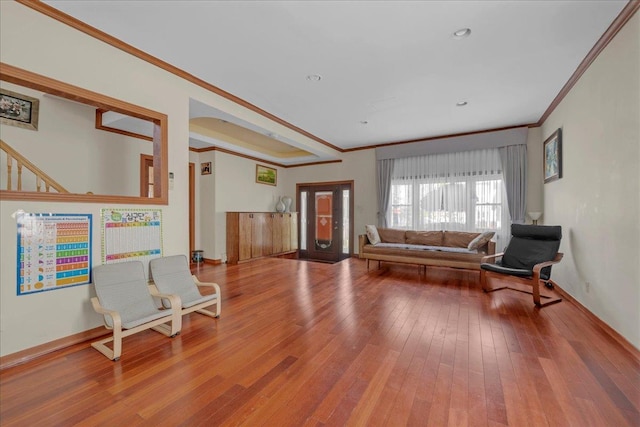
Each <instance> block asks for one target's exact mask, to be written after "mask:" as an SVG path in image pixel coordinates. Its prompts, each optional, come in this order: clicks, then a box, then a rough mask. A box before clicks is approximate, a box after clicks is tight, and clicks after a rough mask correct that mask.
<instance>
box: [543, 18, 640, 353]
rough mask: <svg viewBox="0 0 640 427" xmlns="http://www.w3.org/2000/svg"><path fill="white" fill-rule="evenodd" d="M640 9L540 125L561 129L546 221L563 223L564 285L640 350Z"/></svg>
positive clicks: (547, 189)
mask: <svg viewBox="0 0 640 427" xmlns="http://www.w3.org/2000/svg"><path fill="white" fill-rule="evenodd" d="M639 22H640V14H638V13H636V14H635V16H634V17H633V18H632V19H631V20H630V21H629V22H628V23H627V25H626V26H625V27H624V28H623V29H622V30H621V31H620V33H619V34H618V35H617V36H616V37H615V38H614V39H613V40H612V41H611V43H610V44H609V45H608V46H607V47H606V48H605V50H604V51H603V52H602V53H601V54H600V55H599V56H598V58H597V59H596V61H595V62H594V63H593V64H592V65H591V66H590V67H589V69H588V70H587V71H586V72H585V74H584V75H583V76H582V77H581V78H580V80H579V81H578V83H577V84H576V85H575V86H574V88H573V89H572V90H571V91H570V93H569V94H568V95H567V96H566V97H565V99H564V100H563V101H562V102H561V103H560V105H559V106H558V107H557V108H556V109H555V111H554V112H553V113H552V114H551V116H550V117H549V118H548V119H547V120H546V121H545V122H544V124H543V126H542V137H543V139H545V138H547V137H548V136H549V135H551V133H553V132H554V131H555V130H556V129H557V128H562V137H563V142H562V144H563V149H562V157H563V173H562V174H563V177H562V178H561V179H560V180H558V181H555V182H551V183H548V184H545V185H544V222H545V224H559V225H562V226H563V241H562V245H561V251H563V252H564V253H565V258H564V260H563V261H562V262H561V263H560V264H559V265H558V266H556V267H554V272H553V276H554V279H555V280H556V281H557V282H558V284H559V285H560V286H561V287H562V288H563V289H565V290H566V291H567V292H569V293H570V294H571V295H572V296H574V297H575V298H576V299H577V300H578V301H580V303H582V304H583V305H584V306H585V307H587V308H588V309H589V310H590V311H592V312H593V313H594V314H595V315H596V316H598V317H599V318H601V319H602V320H603V321H604V322H606V323H607V324H608V325H609V326H611V327H612V328H613V329H615V330H616V331H618V332H619V333H620V334H621V335H622V336H624V337H625V338H626V339H627V340H628V341H630V342H631V343H632V344H633V345H634V346H635V347H636V348H640V53H639V52H640V46H639V45H640V28H639Z"/></svg>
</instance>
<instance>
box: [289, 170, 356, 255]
mask: <svg viewBox="0 0 640 427" xmlns="http://www.w3.org/2000/svg"><path fill="white" fill-rule="evenodd" d="M352 188H353V183H351V182H349V183H337V184H336V183H332V184H302V185H298V191H297V197H298V206H299V210H300V258H303V259H304V258H306V259H314V260H320V261H329V262H336V261H340V260H342V259H344V258H347V257H349V256H350V254H351V252H352V251H353V243H352V241H351V238H350V236H351V234H352V233H351V228H352V227H351V223H352V220H351V212H352V209H351V205H352V196H351V193H352Z"/></svg>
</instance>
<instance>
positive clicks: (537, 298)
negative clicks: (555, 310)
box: [480, 252, 563, 307]
mask: <svg viewBox="0 0 640 427" xmlns="http://www.w3.org/2000/svg"><path fill="white" fill-rule="evenodd" d="M502 255H504V252H500V253H498V254H494V255H487V256H485V257H482V260H481V261H480V263H481V264H482V263H488V262H490V261H491V260H495V259H496V258H499V257H502ZM562 257H563V254H562V253H561V252H558V253H557V254H556V257H555V259H553V260H552V261H546V262H541V263H540V264H536V265H535V266H534V267H533V275H532V276H531V277H530V278H526V277H517V276H511V275H509V274H507V273H496V272H493V271H487V270H480V284H481V286H482V290H483V291H484V292H486V293H489V292H493V291H499V290H501V289H511V290H514V291H518V292H524V293H527V294H531V295H533V303H534V304H535V305H536V306H537V307H545V306H547V305H551V304H554V303H557V302H560V301H562V298H561V297H556V296H553V295H544V294H541V293H540V283H543V284H545V283H551V285H552V286H556V283H555V282H554V281H553V280H551V278H549V279H548V280H544V279H541V278H540V271H541V270H542V269H543V268H545V267H549V266H551V265H553V264H557V263H559V262H560V260H562ZM490 278H500V279H502V280H509V281H512V282H516V283H520V284H523V285H527V286H531V287H532V291H531V292H529V291H526V290H523V289H519V288H515V287H511V286H508V285H504V286H499V287H495V288H493V287H490V286H489V281H488V280H487V279H490ZM541 298H545V299H546V300H547V301H545V302H541Z"/></svg>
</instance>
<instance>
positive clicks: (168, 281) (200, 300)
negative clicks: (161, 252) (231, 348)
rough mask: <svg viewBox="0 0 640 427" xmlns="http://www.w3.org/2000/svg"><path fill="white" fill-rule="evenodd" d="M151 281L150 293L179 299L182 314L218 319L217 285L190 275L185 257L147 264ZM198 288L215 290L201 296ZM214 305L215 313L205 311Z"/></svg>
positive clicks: (219, 298)
mask: <svg viewBox="0 0 640 427" xmlns="http://www.w3.org/2000/svg"><path fill="white" fill-rule="evenodd" d="M149 268H150V270H151V277H152V279H153V285H151V286H152V288H153V287H155V289H153V290H152V293H156V292H162V293H165V294H174V295H178V296H179V297H180V301H181V303H182V314H183V315H184V314H187V313H192V312H194V311H195V312H198V313H200V314H204V315H206V316H210V317H214V318H218V317H220V309H221V304H220V301H221V299H222V298H221V296H220V287H219V286H218V284H217V283H207V282H201V281H199V280H198V278H197V277H196V276H194V275H192V274H191V270H190V269H189V262H188V261H187V257H186V256H185V255H173V256H168V257H161V258H154V259H152V260H151V261H150V262H149ZM198 286H210V287H212V288H214V289H215V293H214V294H209V295H202V294H201V293H200V290H199V289H198ZM213 305H215V306H216V307H215V312H213V311H210V310H205V309H204V308H205V307H209V306H213Z"/></svg>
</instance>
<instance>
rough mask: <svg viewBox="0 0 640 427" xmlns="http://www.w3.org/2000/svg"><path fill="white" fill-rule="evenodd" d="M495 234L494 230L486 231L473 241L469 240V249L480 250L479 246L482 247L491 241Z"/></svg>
mask: <svg viewBox="0 0 640 427" xmlns="http://www.w3.org/2000/svg"><path fill="white" fill-rule="evenodd" d="M494 234H496V233H495V232H494V231H485V232H484V233H482V234H481V235H479V236H478V237H476V238H475V239H473V240H472V241H471V242H469V246H467V249H469V250H470V251H476V250H478V248H481V247H483V246H484V245H486V244H487V243H489V240H491V239H492V238H493V236H494Z"/></svg>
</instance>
